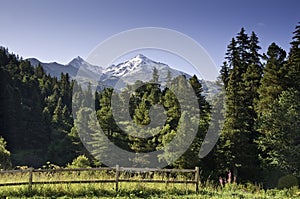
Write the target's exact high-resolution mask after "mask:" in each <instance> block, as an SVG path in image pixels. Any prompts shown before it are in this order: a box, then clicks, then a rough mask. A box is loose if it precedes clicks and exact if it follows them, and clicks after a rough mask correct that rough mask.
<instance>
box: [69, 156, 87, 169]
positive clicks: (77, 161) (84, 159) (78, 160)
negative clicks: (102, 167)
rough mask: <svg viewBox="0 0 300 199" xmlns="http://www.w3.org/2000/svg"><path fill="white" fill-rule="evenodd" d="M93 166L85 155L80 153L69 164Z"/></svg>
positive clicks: (75, 166) (77, 166)
mask: <svg viewBox="0 0 300 199" xmlns="http://www.w3.org/2000/svg"><path fill="white" fill-rule="evenodd" d="M90 166H91V163H90V161H89V159H88V158H87V157H85V155H80V156H78V157H77V158H75V159H74V160H73V161H72V163H71V164H68V166H67V167H69V168H88V167H90Z"/></svg>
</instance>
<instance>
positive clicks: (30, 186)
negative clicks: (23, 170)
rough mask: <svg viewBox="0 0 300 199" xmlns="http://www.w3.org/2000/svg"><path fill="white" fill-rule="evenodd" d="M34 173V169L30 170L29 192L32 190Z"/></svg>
mask: <svg viewBox="0 0 300 199" xmlns="http://www.w3.org/2000/svg"><path fill="white" fill-rule="evenodd" d="M32 171H33V169H32V168H30V169H29V181H28V188H29V191H31V190H32V173H33V172H32Z"/></svg>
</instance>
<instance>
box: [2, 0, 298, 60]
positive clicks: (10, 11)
mask: <svg viewBox="0 0 300 199" xmlns="http://www.w3.org/2000/svg"><path fill="white" fill-rule="evenodd" d="M0 5H1V6H0V27H1V29H0V45H2V46H5V47H8V48H9V50H10V51H13V52H14V53H17V54H19V55H21V56H23V57H24V58H28V57H36V58H38V59H40V60H41V61H44V62H49V61H57V62H60V63H67V62H69V61H70V60H71V59H73V58H74V57H76V56H78V55H79V56H81V57H83V58H86V57H87V56H88V55H89V53H90V52H91V50H92V49H94V48H95V47H96V46H97V45H98V44H99V43H100V42H102V41H104V40H105V39H107V38H108V37H110V36H112V35H114V34H117V33H119V32H122V31H126V30H128V29H132V28H141V27H149V26H150V27H163V28H169V29H174V30H176V31H179V32H182V33H184V34H186V35H188V36H189V37H191V38H193V39H195V40H196V41H197V42H198V43H199V44H200V45H202V46H203V47H204V49H206V51H207V52H208V53H209V55H210V56H211V57H212V59H213V60H214V62H215V64H216V65H217V66H220V65H221V63H222V61H223V57H224V53H225V51H226V46H227V45H228V43H229V41H230V39H231V38H232V37H233V36H235V35H236V33H237V32H239V30H240V28H241V27H245V29H246V31H247V33H249V34H250V33H251V31H255V32H256V33H257V35H258V36H259V38H260V42H261V46H262V48H263V50H262V52H265V51H266V49H267V47H268V45H269V44H271V42H273V41H275V42H276V43H277V44H278V45H279V46H281V47H282V48H284V49H286V50H288V49H289V42H290V41H291V39H292V32H293V31H294V28H295V26H296V24H297V23H298V21H300V11H299V10H300V1H299V0H286V1H279V0H278V1H275V0H274V1H267V0H260V1H259V0H251V1H250V0H249V1H242V0H239V1H234V0H219V1H218V0H207V1H201V0H198V1H197V0H186V1H183V0H181V1H179V0H177V1H176V0H107V1H103V0H85V1H81V0H78V1H72V0H49V1H46V0H45V1H40V0H26V1H25V0H0ZM154 59H155V58H154ZM158 61H160V60H158Z"/></svg>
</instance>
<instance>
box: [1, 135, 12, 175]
mask: <svg viewBox="0 0 300 199" xmlns="http://www.w3.org/2000/svg"><path fill="white" fill-rule="evenodd" d="M11 166H12V165H11V161H10V152H9V151H8V150H7V149H6V142H5V140H4V139H3V138H2V137H0V170H1V169H10V168H11Z"/></svg>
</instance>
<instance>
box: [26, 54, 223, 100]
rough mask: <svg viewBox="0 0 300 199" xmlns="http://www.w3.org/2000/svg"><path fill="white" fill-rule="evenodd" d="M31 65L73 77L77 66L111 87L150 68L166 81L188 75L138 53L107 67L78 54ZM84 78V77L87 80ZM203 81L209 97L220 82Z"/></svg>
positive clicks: (144, 77) (145, 75) (145, 76)
mask: <svg viewBox="0 0 300 199" xmlns="http://www.w3.org/2000/svg"><path fill="white" fill-rule="evenodd" d="M28 60H29V61H30V62H31V64H32V65H33V66H37V65H38V64H41V65H42V66H43V68H44V69H45V71H46V72H47V73H49V74H50V75H51V76H55V77H58V78H59V77H60V74H61V73H69V75H70V77H71V78H72V79H75V78H76V75H77V72H78V70H79V68H80V74H81V75H83V76H85V77H88V78H93V79H99V88H100V89H103V88H106V87H114V88H116V89H122V88H124V87H125V86H126V85H127V84H133V83H135V82H136V81H137V80H141V81H144V82H147V81H150V80H151V79H152V74H153V69H154V68H156V69H157V70H158V75H159V81H160V82H161V84H162V85H165V82H166V81H167V76H168V73H169V74H170V76H171V78H174V77H177V76H179V75H185V76H186V77H187V78H190V77H191V75H189V74H186V73H184V72H182V71H178V70H175V69H173V68H171V67H170V66H168V65H167V64H164V63H160V62H156V61H153V60H151V59H149V58H148V57H146V56H144V55H142V54H138V55H137V56H135V57H133V58H131V59H129V60H128V61H125V62H123V63H120V64H117V65H111V66H109V67H107V68H102V67H100V66H96V65H92V64H89V63H88V62H86V61H85V60H84V59H82V58H81V57H76V58H74V59H73V60H71V61H70V62H69V63H68V64H66V65H63V64H59V63H56V62H52V63H43V62H40V61H39V60H37V59H35V58H30V59H28ZM88 78H87V81H88ZM200 81H201V83H202V85H203V91H204V92H203V93H204V95H205V96H207V98H208V99H210V98H212V96H214V95H215V94H217V93H218V92H219V90H220V89H219V86H218V85H217V84H216V82H213V81H206V80H200Z"/></svg>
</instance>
